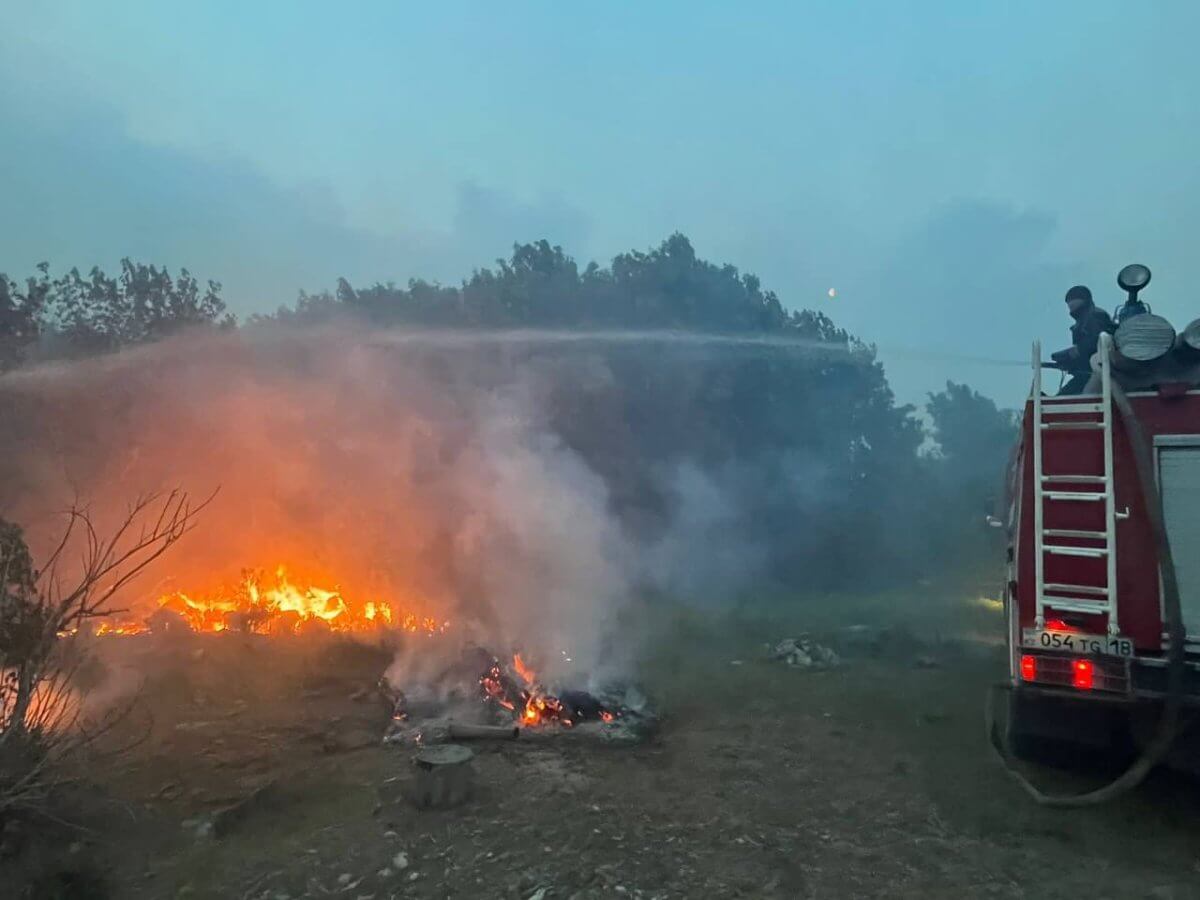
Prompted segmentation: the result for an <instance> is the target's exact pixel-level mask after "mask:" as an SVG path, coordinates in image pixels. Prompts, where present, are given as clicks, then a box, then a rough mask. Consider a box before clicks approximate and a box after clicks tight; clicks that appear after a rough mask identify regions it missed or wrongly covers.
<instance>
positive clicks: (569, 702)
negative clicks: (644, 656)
mask: <svg viewBox="0 0 1200 900" xmlns="http://www.w3.org/2000/svg"><path fill="white" fill-rule="evenodd" d="M439 681H440V683H441V685H442V690H440V691H435V690H433V689H431V688H429V687H428V686H425V685H422V684H415V685H410V686H407V687H406V689H403V690H399V689H395V688H393V687H391V686H390V685H388V684H387V682H386V681H385V682H383V683H382V684H381V690H382V692H383V693H384V696H385V697H386V698H387V700H388V702H389V704H390V705H391V708H392V721H391V724H390V726H389V727H388V731H387V733H386V734H385V736H384V743H388V744H406V743H408V744H428V743H438V742H442V741H446V740H470V739H486V738H496V739H513V738H516V737H517V736H519V735H522V734H527V735H530V736H532V735H534V734H550V733H561V732H563V731H566V730H570V731H573V732H575V733H580V734H587V735H591V736H594V737H598V738H601V739H603V740H610V741H617V742H634V741H638V740H641V739H642V738H644V737H646V735H647V734H648V733H649V731H650V730H652V729H653V727H654V726H655V725H656V724H657V717H656V716H655V715H654V714H653V713H652V712H651V710H650V708H649V704H648V702H647V700H646V697H645V695H643V694H642V692H641V691H640V690H638V689H637V688H636V687H634V686H632V685H619V684H608V685H604V686H602V687H600V688H597V689H595V690H583V689H579V688H574V689H572V688H561V689H555V690H551V689H549V688H548V687H547V686H546V685H544V684H543V683H542V682H541V681H540V680H539V679H538V676H537V674H536V673H535V672H534V671H533V669H531V668H530V667H529V665H528V664H527V663H526V662H525V660H524V659H523V658H522V655H521V654H520V653H514V654H513V656H512V660H511V662H505V661H503V660H501V659H500V658H499V657H497V656H495V655H494V654H492V653H490V652H489V651H487V650H486V649H484V648H481V647H477V646H471V647H468V648H467V649H466V650H465V651H464V652H463V654H462V656H461V658H460V659H459V660H457V661H456V662H455V664H454V665H453V666H452V667H451V668H450V670H448V671H447V672H445V673H443V675H442V678H441V679H439Z"/></svg>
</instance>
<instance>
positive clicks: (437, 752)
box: [407, 744, 475, 809]
mask: <svg viewBox="0 0 1200 900" xmlns="http://www.w3.org/2000/svg"><path fill="white" fill-rule="evenodd" d="M474 756H475V754H474V753H472V752H471V751H470V750H469V749H467V748H466V747H463V746H462V745H460V744H437V745H436V746H432V747H423V748H421V749H420V750H419V751H417V753H416V755H415V756H414V757H413V777H412V781H411V782H410V783H409V786H408V791H407V793H408V799H409V802H411V803H412V804H413V806H415V807H417V808H418V809H446V808H448V807H451V806H457V805H459V804H461V803H464V802H466V801H467V800H468V799H469V798H470V796H471V793H472V791H473V790H474V782H475V770H474V767H473V766H472V765H471V760H472V759H473V758H474Z"/></svg>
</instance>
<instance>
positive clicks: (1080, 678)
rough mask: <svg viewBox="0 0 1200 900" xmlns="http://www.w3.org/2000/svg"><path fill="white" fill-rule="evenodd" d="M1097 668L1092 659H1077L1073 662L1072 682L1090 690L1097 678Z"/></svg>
mask: <svg viewBox="0 0 1200 900" xmlns="http://www.w3.org/2000/svg"><path fill="white" fill-rule="evenodd" d="M1095 674H1096V669H1095V666H1093V665H1092V663H1091V661H1090V660H1087V659H1077V660H1075V661H1074V662H1073V663H1071V684H1073V685H1074V686H1075V687H1077V688H1079V689H1080V690H1081V691H1090V690H1091V689H1092V683H1093V681H1094V679H1095Z"/></svg>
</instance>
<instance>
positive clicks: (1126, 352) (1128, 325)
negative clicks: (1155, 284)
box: [1112, 313, 1175, 371]
mask: <svg viewBox="0 0 1200 900" xmlns="http://www.w3.org/2000/svg"><path fill="white" fill-rule="evenodd" d="M1174 346H1175V329H1174V328H1173V327H1172V326H1171V323H1170V322H1168V321H1167V320H1166V319H1164V318H1163V317H1162V316H1156V315H1153V314H1152V313H1143V314H1142V315H1138V316H1132V317H1130V318H1128V319H1126V320H1125V321H1124V322H1122V323H1121V325H1120V327H1118V328H1117V331H1116V334H1114V335H1113V348H1114V349H1113V355H1112V364H1113V367H1114V368H1117V369H1122V370H1126V371H1130V370H1133V371H1136V370H1141V369H1146V368H1152V367H1153V366H1154V364H1155V363H1157V362H1158V361H1159V360H1160V359H1162V358H1163V357H1164V356H1166V355H1167V354H1168V353H1170V352H1171V349H1172V348H1173V347H1174Z"/></svg>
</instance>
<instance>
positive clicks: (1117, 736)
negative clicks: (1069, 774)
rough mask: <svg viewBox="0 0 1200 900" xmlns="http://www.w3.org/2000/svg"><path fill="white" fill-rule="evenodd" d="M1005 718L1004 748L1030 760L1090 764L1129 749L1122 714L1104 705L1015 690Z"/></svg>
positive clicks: (1071, 765) (1075, 765) (1076, 765)
mask: <svg viewBox="0 0 1200 900" xmlns="http://www.w3.org/2000/svg"><path fill="white" fill-rule="evenodd" d="M1004 722H1005V738H1006V740H1007V743H1008V748H1009V751H1010V752H1011V753H1012V754H1013V756H1015V757H1017V758H1018V759H1024V760H1028V761H1029V762H1037V763H1042V764H1046V765H1052V766H1059V767H1066V768H1079V767H1081V766H1084V767H1091V765H1096V764H1100V765H1104V764H1108V763H1113V762H1116V757H1118V756H1120V757H1124V756H1126V755H1127V754H1128V752H1129V743H1128V740H1127V739H1126V734H1127V723H1126V717H1125V714H1124V713H1123V712H1122V711H1121V710H1119V709H1115V708H1112V707H1109V706H1104V705H1100V704H1096V703H1087V702H1079V701H1076V700H1072V699H1070V698H1062V697H1059V696H1056V695H1042V694H1035V693H1032V692H1027V691H1020V690H1015V691H1010V692H1008V710H1007V716H1006V717H1005V719H1004Z"/></svg>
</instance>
